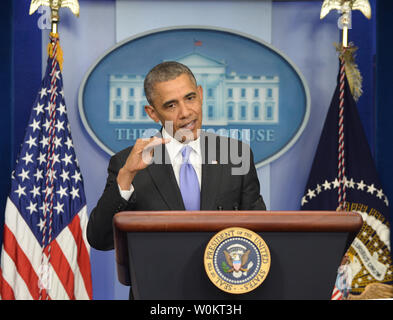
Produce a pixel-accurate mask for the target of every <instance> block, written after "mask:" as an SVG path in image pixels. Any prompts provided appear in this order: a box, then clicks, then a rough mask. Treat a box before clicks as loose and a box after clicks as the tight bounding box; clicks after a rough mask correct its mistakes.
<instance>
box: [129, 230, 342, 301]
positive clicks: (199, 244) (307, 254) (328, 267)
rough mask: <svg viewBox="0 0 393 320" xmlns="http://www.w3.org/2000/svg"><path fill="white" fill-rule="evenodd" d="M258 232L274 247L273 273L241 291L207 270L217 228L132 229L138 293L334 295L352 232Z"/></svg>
mask: <svg viewBox="0 0 393 320" xmlns="http://www.w3.org/2000/svg"><path fill="white" fill-rule="evenodd" d="M257 233H258V234H259V235H260V236H261V237H262V238H263V239H264V240H265V242H266V244H267V246H268V247H269V250H270V254H271V266H270V271H269V274H268V276H267V278H266V280H265V281H264V282H263V283H262V284H261V285H260V286H259V287H258V288H256V289H255V290H253V291H251V292H249V293H245V294H241V295H236V294H230V293H226V292H224V291H221V290H220V289H218V288H217V287H216V286H215V285H214V284H213V283H212V282H211V281H210V279H209V278H208V276H207V274H206V272H205V269H204V252H205V248H206V245H207V244H208V242H209V240H210V239H211V238H212V237H213V236H214V235H215V232H144V233H141V232H129V233H128V234H127V239H128V254H129V265H130V272H131V283H132V285H131V289H132V291H133V296H134V298H135V299H144V300H149V299H152V300H155V299H157V300H188V299H195V300H197V299H209V300H210V299H215V300H220V299H225V300H236V299H240V300H241V299H250V300H252V299H326V300H329V299H330V297H331V294H332V290H333V287H334V283H335V280H336V276H337V268H338V266H339V265H340V262H341V257H342V256H343V254H344V252H345V247H346V242H347V240H348V233H345V232H338V233H331V232H329V233H328V232H286V233H285V232H284V233H283V232H257ZM338 250H339V252H337V251H338ZM134 257H138V258H134Z"/></svg>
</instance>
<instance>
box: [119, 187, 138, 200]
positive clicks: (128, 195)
mask: <svg viewBox="0 0 393 320" xmlns="http://www.w3.org/2000/svg"><path fill="white" fill-rule="evenodd" d="M117 186H118V187H119V192H120V195H121V197H122V198H123V199H124V200H126V201H128V200H130V198H131V196H132V193H133V192H134V186H133V185H132V184H131V186H130V190H121V189H120V186H119V185H117Z"/></svg>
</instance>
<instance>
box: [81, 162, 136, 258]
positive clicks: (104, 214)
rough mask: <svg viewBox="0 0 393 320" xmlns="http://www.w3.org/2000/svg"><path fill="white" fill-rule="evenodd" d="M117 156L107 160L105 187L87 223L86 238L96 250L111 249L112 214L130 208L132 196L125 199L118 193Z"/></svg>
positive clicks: (119, 163) (112, 243) (119, 164)
mask: <svg viewBox="0 0 393 320" xmlns="http://www.w3.org/2000/svg"><path fill="white" fill-rule="evenodd" d="M122 165H123V164H122V163H121V161H120V159H119V157H118V156H113V157H112V158H111V159H110V161H109V166H108V178H107V181H106V185H105V189H104V192H103V194H102V195H101V197H100V199H99V200H98V203H97V206H96V207H95V208H94V209H93V211H92V212H91V214H90V217H89V222H88V224H87V240H88V242H89V244H90V245H91V246H92V247H93V248H95V249H97V250H111V249H113V248H114V242H113V225H112V219H113V216H114V215H115V214H116V213H118V212H120V211H123V210H124V209H126V208H127V209H129V208H130V206H131V208H132V205H133V201H134V197H133V196H131V198H130V199H129V200H128V201H127V200H125V199H123V198H122V196H121V195H120V191H119V187H118V184H117V181H116V177H117V174H118V172H119V170H120V168H121V167H122Z"/></svg>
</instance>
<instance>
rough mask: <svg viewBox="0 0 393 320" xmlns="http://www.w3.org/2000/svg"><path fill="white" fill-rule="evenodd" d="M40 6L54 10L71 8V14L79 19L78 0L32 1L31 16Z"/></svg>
mask: <svg viewBox="0 0 393 320" xmlns="http://www.w3.org/2000/svg"><path fill="white" fill-rule="evenodd" d="M40 6H46V7H50V8H51V9H52V10H57V11H58V10H59V9H60V8H69V9H70V10H71V12H72V13H73V14H74V15H76V16H77V17H79V2H78V0H31V4H30V11H29V14H30V15H31V14H33V13H34V12H35V11H36V10H37V9H38V8H39V7H40Z"/></svg>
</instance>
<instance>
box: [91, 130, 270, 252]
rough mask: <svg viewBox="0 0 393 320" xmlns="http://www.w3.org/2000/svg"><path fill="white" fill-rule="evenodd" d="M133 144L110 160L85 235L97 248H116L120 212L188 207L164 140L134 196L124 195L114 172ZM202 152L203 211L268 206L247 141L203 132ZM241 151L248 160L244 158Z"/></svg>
mask: <svg viewBox="0 0 393 320" xmlns="http://www.w3.org/2000/svg"><path fill="white" fill-rule="evenodd" d="M131 149H132V147H129V148H127V149H124V150H122V151H120V152H119V153H117V154H115V155H114V156H113V157H112V158H111V159H110V162H109V166H108V178H107V182H106V186H105V190H104V192H103V194H102V196H101V198H100V199H99V201H98V203H97V206H96V207H95V208H94V209H93V211H92V212H91V214H90V217H89V222H88V225H87V239H88V241H89V243H90V245H91V246H92V247H93V248H96V249H98V250H110V249H113V246H114V244H113V229H112V218H113V216H114V215H115V214H116V213H117V212H120V211H131V210H134V211H162V210H185V208H184V204H183V199H182V196H181V193H180V189H179V186H178V184H177V181H176V178H175V174H174V172H173V168H172V165H171V164H170V160H169V155H168V153H167V152H166V148H165V147H164V145H160V146H158V147H156V148H155V149H154V162H153V163H152V164H150V165H149V166H148V167H147V168H146V169H143V170H141V171H139V172H138V173H137V174H136V176H135V178H134V180H133V182H132V184H133V186H134V189H135V190H134V192H133V194H132V196H131V198H130V199H129V200H128V201H126V200H125V199H123V198H122V197H121V195H120V192H119V188H118V184H117V181H116V177H117V174H118V172H119V170H120V168H121V167H122V166H123V165H124V163H125V161H126V159H127V157H128V155H129V153H130V151H131ZM201 152H202V161H203V162H202V183H201V185H202V186H201V210H266V207H265V203H264V202H263V199H262V197H261V195H260V186H259V181H258V177H257V173H256V169H255V165H254V161H253V155H252V152H251V149H250V148H249V146H248V145H246V144H244V143H241V142H239V141H238V140H234V139H229V138H226V137H222V136H217V135H215V134H211V133H205V132H202V133H201ZM247 154H248V155H249V156H247ZM234 155H235V156H234ZM241 156H245V159H243V160H242V161H241V162H240V159H241ZM164 159H166V161H165V162H164V164H162V163H163V160H164ZM233 170H235V171H236V170H237V172H236V174H233V173H234V171H233ZM239 171H240V172H241V174H239ZM217 214H219V213H217Z"/></svg>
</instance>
